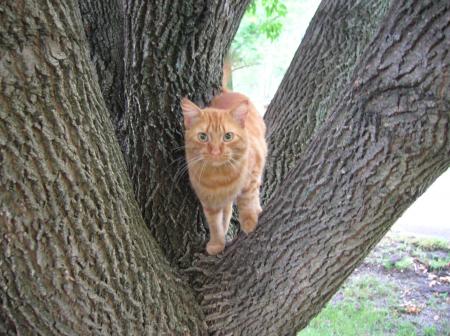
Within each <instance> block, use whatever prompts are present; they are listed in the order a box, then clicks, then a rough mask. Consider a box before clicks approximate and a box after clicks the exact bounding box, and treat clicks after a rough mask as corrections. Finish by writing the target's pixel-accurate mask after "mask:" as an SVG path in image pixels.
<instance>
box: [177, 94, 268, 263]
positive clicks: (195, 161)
mask: <svg viewBox="0 0 450 336" xmlns="http://www.w3.org/2000/svg"><path fill="white" fill-rule="evenodd" d="M181 108H182V110H183V116H184V126H185V145H186V160H187V164H188V170H189V178H190V181H191V184H192V187H193V188H194V190H195V192H196V194H197V196H198V198H199V199H200V202H201V204H202V206H203V211H204V213H205V217H206V219H207V221H208V226H209V232H210V240H209V242H208V244H207V246H206V250H207V252H208V253H209V254H211V255H215V254H218V253H220V252H222V251H223V249H224V248H225V235H226V233H227V230H228V225H229V224H230V219H231V214H232V205H233V201H234V200H235V199H237V205H238V208H239V222H240V223H241V229H242V230H243V231H244V232H245V233H247V234H248V233H250V232H252V231H253V230H254V229H255V227H256V223H257V221H258V216H259V214H260V213H261V211H262V209H261V206H260V202H259V187H260V185H261V176H262V172H263V169H264V164H265V160H266V154H267V145H266V141H265V139H264V135H265V131H266V127H265V125H264V121H263V119H262V118H261V116H260V115H259V114H258V112H257V111H256V109H255V107H254V106H253V104H252V103H251V102H250V101H249V99H248V98H247V97H246V96H244V95H242V94H239V93H235V92H229V91H224V92H223V93H222V94H220V95H219V96H217V97H215V98H214V99H213V101H212V102H211V105H210V106H208V107H206V108H204V109H201V108H199V107H198V106H197V105H195V104H194V103H193V102H191V101H190V100H189V99H187V98H183V100H182V101H181Z"/></svg>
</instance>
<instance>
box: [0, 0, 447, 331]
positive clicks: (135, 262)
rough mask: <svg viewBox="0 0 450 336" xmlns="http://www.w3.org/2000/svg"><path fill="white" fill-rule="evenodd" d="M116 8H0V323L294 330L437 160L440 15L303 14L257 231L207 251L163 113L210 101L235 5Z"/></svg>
mask: <svg viewBox="0 0 450 336" xmlns="http://www.w3.org/2000/svg"><path fill="white" fill-rule="evenodd" d="M123 5H124V6H123V7H122V3H121V2H120V1H119V0H117V2H114V1H113V0H111V1H110V2H107V3H106V4H103V5H99V4H98V3H97V2H94V1H89V0H83V1H81V3H80V8H81V11H80V8H78V6H77V4H75V3H72V2H59V1H45V2H44V1H31V0H25V1H22V2H12V1H10V2H7V3H6V4H2V5H1V11H0V18H1V22H2V25H1V27H0V34H1V35H0V36H1V37H2V38H1V40H0V41H1V42H0V43H1V46H2V49H1V50H2V57H1V61H0V78H1V84H0V87H1V90H0V100H1V106H2V109H1V111H0V130H1V131H0V162H1V166H0V188H1V189H0V190H1V191H2V192H1V196H0V197H1V203H0V234H1V235H0V237H1V239H2V243H1V244H2V245H1V246H2V247H1V248H2V253H1V259H0V270H1V272H0V293H1V296H0V298H1V302H0V330H1V332H2V333H4V334H15V333H22V334H31V333H40V334H46V335H47V334H48V335H51V334H57V335H61V334H191V335H194V334H208V333H209V334H231V333H235V334H250V335H253V334H264V335H273V334H277V335H278V334H293V333H295V332H296V331H297V330H298V329H300V328H302V327H304V326H305V325H306V324H307V323H308V321H309V320H310V319H311V318H312V317H313V316H314V315H315V314H317V312H318V311H319V310H320V308H321V307H323V305H324V304H325V303H326V302H327V301H328V300H329V298H330V297H331V296H332V294H333V293H334V292H335V291H336V290H337V289H338V288H339V285H340V284H341V283H342V282H343V281H344V280H345V278H346V277H347V276H348V275H349V274H350V273H351V272H352V270H353V269H354V268H355V267H356V266H357V265H358V263H359V262H360V261H361V260H362V258H364V256H365V255H367V253H368V252H369V250H370V249H371V248H372V247H373V246H374V245H375V244H376V243H377V242H378V241H379V240H380V239H381V237H382V236H383V235H384V233H385V232H386V231H387V230H388V229H389V228H390V226H391V225H392V223H393V222H394V221H395V219H396V218H398V217H399V216H400V214H401V213H402V212H403V211H404V210H405V209H406V208H407V206H408V205H410V204H411V203H412V202H413V201H414V200H415V199H416V198H417V197H418V196H419V195H420V194H421V193H422V192H423V191H424V190H425V189H426V188H427V187H428V186H429V185H430V184H431V183H432V182H433V181H434V180H435V179H436V178H437V177H438V176H439V175H440V174H441V173H442V172H443V171H444V170H446V169H447V168H448V167H449V165H450V140H449V131H448V130H449V119H450V90H449V88H450V87H449V85H450V84H449V83H450V82H449V76H448V73H449V64H450V53H449V48H450V46H449V44H448V41H449V40H450V25H449V20H448V18H449V15H450V5H449V4H448V3H447V1H444V0H442V1H419V0H403V1H393V2H392V5H391V6H388V4H387V3H386V1H382V0H373V1H357V0H352V1H344V0H340V1H339V0H334V1H331V0H330V1H327V2H324V3H322V4H321V6H320V8H319V9H318V11H317V13H316V15H315V18H314V19H313V21H312V22H311V25H310V28H309V29H308V32H307V34H306V36H305V38H304V40H303V41H302V44H301V45H300V47H299V51H298V52H297V54H296V55H295V57H294V60H293V62H292V64H291V67H290V69H289V70H288V72H287V74H286V77H285V79H284V80H283V83H282V84H281V86H280V90H279V91H278V92H277V94H276V96H275V98H274V100H273V102H272V103H271V105H270V106H269V109H268V114H267V117H266V122H267V124H268V126H269V129H270V136H269V144H270V149H271V155H270V156H269V160H268V161H269V162H268V167H267V173H266V182H265V187H264V190H265V192H264V203H265V210H264V211H263V214H262V215H261V218H260V223H259V226H258V228H257V230H256V231H255V232H254V233H253V234H251V235H249V236H244V235H243V234H238V235H237V237H236V238H235V239H234V240H233V242H232V243H231V244H230V245H229V246H228V247H227V248H226V250H225V252H224V253H223V255H221V256H220V257H207V256H205V255H204V254H203V253H202V252H203V249H204V243H205V238H206V235H207V233H206V231H205V225H204V223H203V219H202V217H201V214H200V211H199V208H198V204H197V201H196V199H195V197H194V195H193V194H192V192H191V191H190V190H189V186H188V183H187V178H186V177H183V176H182V177H180V178H178V177H177V175H176V174H177V170H178V167H179V166H178V164H179V163H178V161H177V160H176V159H177V158H182V151H178V150H177V149H178V148H179V146H181V145H182V133H181V132H182V128H181V115H180V113H179V106H178V104H179V99H180V97H182V96H184V95H188V96H190V98H192V99H194V100H196V101H197V102H198V103H207V102H208V101H209V100H210V99H211V97H212V96H213V95H214V94H216V93H217V92H218V91H219V90H220V79H221V68H222V59H223V56H224V53H225V51H226V50H227V48H228V47H229V45H230V41H231V39H232V37H233V35H234V33H235V31H236V29H237V25H238V23H239V21H240V18H241V16H242V14H243V12H244V10H245V5H246V3H243V2H241V1H231V2H225V1H218V0H217V1H207V2H202V1H195V0H192V1H170V2H155V3H153V2H149V1H139V0H129V1H126V2H125V3H124V4H123ZM80 12H81V13H83V14H82V15H83V20H84V22H83V24H84V26H83V24H82V20H81V15H80ZM102 13H109V15H101V14H102ZM117 22H119V23H120V22H123V25H120V24H118V23H117ZM94 23H95V24H94ZM362 23H364V24H362ZM83 27H84V28H85V31H84V29H83ZM111 27H114V29H112V28H111ZM116 34H119V37H117V35H116ZM122 34H123V35H122ZM120 36H123V39H122V38H120ZM355 36H356V38H355ZM112 37H114V38H112ZM96 41H103V42H105V43H98V42H96ZM122 43H123V45H124V47H123V48H122V50H123V53H124V54H123V56H124V60H125V61H124V63H121V57H122V56H121V53H122V50H117V48H119V47H120V46H121V45H122ZM89 45H90V48H91V49H90V53H89V51H88V46H89ZM93 46H94V47H96V48H93ZM114 46H115V47H116V48H113V47H114ZM90 58H92V61H91V59H90ZM92 65H95V68H94V66H92ZM96 70H97V71H96ZM96 72H97V73H96ZM111 75H113V76H112V77H111ZM111 78H115V80H111ZM120 78H122V79H123V88H122V86H121V85H120V83H117V81H119V82H120ZM122 89H123V92H121V93H120V92H116V91H117V90H119V91H120V90H122ZM108 97H109V98H108ZM111 97H113V98H114V99H112V100H111ZM108 99H109V100H108ZM108 110H109V111H108ZM109 116H111V117H112V118H110V117H109ZM111 120H112V121H113V122H111ZM113 127H115V130H116V133H115V134H116V136H117V139H116V137H115V136H114V128H113ZM119 144H120V147H121V150H120V147H119Z"/></svg>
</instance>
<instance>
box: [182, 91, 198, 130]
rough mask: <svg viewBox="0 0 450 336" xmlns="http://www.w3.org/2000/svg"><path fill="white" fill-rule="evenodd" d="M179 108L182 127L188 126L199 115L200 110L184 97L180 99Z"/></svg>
mask: <svg viewBox="0 0 450 336" xmlns="http://www.w3.org/2000/svg"><path fill="white" fill-rule="evenodd" d="M181 109H182V110H183V119H184V127H186V128H189V127H191V126H192V124H193V123H194V121H195V119H196V118H198V117H199V116H200V113H201V112H202V110H201V109H200V107H198V106H197V105H195V104H194V103H193V102H191V101H190V100H189V99H187V98H186V97H184V98H183V99H181Z"/></svg>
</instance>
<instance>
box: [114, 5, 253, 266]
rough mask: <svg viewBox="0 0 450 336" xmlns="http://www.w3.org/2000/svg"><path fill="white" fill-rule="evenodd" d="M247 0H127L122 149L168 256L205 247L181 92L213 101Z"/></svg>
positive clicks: (179, 260) (180, 259) (184, 262)
mask: <svg viewBox="0 0 450 336" xmlns="http://www.w3.org/2000/svg"><path fill="white" fill-rule="evenodd" d="M247 3H248V1H247V0H246V1H237V0H232V1H221V0H220V1H219V0H214V1H203V0H193V1H184V0H178V1H173V0H170V1H162V2H161V1H142V0H129V1H127V5H126V18H127V22H126V32H125V50H126V55H125V78H126V99H127V105H126V111H125V118H124V120H125V133H124V134H125V138H124V139H122V141H121V142H122V143H124V148H123V151H124V153H125V159H126V161H127V164H128V170H129V174H130V176H131V180H132V183H133V187H134V191H135V195H136V198H137V201H138V204H139V205H140V208H141V210H142V213H143V216H144V220H145V222H146V223H147V225H148V226H149V227H150V230H151V232H152V234H153V235H154V237H155V238H156V239H157V241H158V242H159V244H160V245H161V247H162V249H163V250H164V252H165V253H166V255H167V256H168V258H169V260H170V261H171V262H173V263H176V264H178V265H179V266H181V267H187V266H189V265H190V263H191V260H192V258H193V255H194V253H195V252H203V251H204V245H205V244H204V242H205V239H206V231H205V226H206V223H203V215H202V213H201V209H200V208H199V206H198V201H197V198H196V196H195V195H194V193H193V192H192V190H191V188H190V186H189V183H188V178H187V174H186V171H185V170H183V168H182V166H183V165H184V148H183V147H182V143H183V133H182V132H183V131H182V121H181V110H180V107H179V101H180V98H181V97H182V96H184V95H187V96H189V97H190V98H192V99H194V100H195V101H197V102H199V103H202V102H207V101H209V100H210V99H211V98H212V97H213V95H214V94H216V93H217V92H218V91H219V89H220V86H221V76H222V61H223V56H224V53H225V51H226V49H227V48H228V46H229V44H230V43H231V39H232V38H233V36H234V34H235V32H236V30H237V27H238V24H239V22H240V19H241V16H242V15H243V13H244V10H245V7H246V5H247Z"/></svg>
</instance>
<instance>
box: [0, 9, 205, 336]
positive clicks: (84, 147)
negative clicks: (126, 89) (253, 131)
mask: <svg viewBox="0 0 450 336" xmlns="http://www.w3.org/2000/svg"><path fill="white" fill-rule="evenodd" d="M0 20H1V22H2V24H1V26H0V36H1V39H0V41H1V42H0V43H1V58H0V80H1V81H0V102H1V111H0V135H1V136H0V190H1V192H0V237H1V238H0V239H1V253H0V333H1V334H25V335H31V334H33V335H34V334H40V335H144V334H153V335H155V334H159V335H161V334H177V335H181V334H189V335H191V334H192V335H194V334H205V333H206V325H205V323H204V320H203V315H202V312H201V310H200V309H199V307H198V305H197V303H196V302H195V300H194V297H193V294H192V291H191V289H189V288H188V287H187V286H186V285H185V282H184V281H183V280H182V279H180V278H179V276H178V275H177V274H175V272H174V271H173V270H172V269H171V268H170V267H169V265H168V263H167V261H166V260H165V258H164V257H163V255H162V252H161V250H160V248H159V247H158V245H157V244H156V242H155V240H154V239H153V238H152V237H151V235H150V234H149V232H148V229H147V227H146V226H145V224H144V222H143V219H142V216H141V214H140V212H139V208H138V206H137V204H136V202H135V200H134V198H133V193H132V189H131V183H130V181H129V178H128V177H127V173H126V168H125V164H124V161H123V158H122V155H121V153H120V150H119V146H118V144H117V141H116V140H115V137H114V133H113V129H112V124H111V122H110V120H109V116H108V112H107V109H106V107H105V104H104V101H103V99H102V97H101V93H100V89H99V87H98V84H97V81H96V78H95V75H94V72H93V68H92V66H91V64H90V62H89V57H88V52H87V49H86V41H85V40H84V39H83V38H81V37H82V36H83V32H82V25H81V18H80V13H79V10H78V8H77V5H76V4H74V3H72V2H60V1H36V0H29V1H21V2H17V1H16V2H12V1H11V2H8V3H3V4H2V5H1V11H0Z"/></svg>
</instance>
